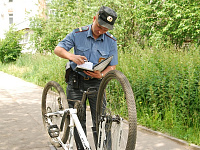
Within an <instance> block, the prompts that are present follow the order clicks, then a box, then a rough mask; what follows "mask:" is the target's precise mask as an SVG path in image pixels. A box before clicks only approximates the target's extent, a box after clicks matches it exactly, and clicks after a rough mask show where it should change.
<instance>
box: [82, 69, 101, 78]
mask: <svg viewBox="0 0 200 150" xmlns="http://www.w3.org/2000/svg"><path fill="white" fill-rule="evenodd" d="M83 72H84V73H85V74H87V75H89V76H91V77H93V78H97V79H101V78H102V74H101V72H100V71H98V70H95V71H94V72H92V71H83Z"/></svg>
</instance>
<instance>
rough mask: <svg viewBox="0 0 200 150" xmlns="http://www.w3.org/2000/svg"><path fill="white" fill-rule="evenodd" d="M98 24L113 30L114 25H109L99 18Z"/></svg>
mask: <svg viewBox="0 0 200 150" xmlns="http://www.w3.org/2000/svg"><path fill="white" fill-rule="evenodd" d="M98 23H99V24H100V25H101V26H103V27H105V28H108V29H109V30H112V29H113V25H110V24H108V23H106V22H105V21H103V20H102V19H100V18H98Z"/></svg>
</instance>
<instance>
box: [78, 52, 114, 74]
mask: <svg viewBox="0 0 200 150" xmlns="http://www.w3.org/2000/svg"><path fill="white" fill-rule="evenodd" d="M112 59H113V56H110V57H108V58H106V59H104V60H102V61H101V62H99V63H98V64H96V65H93V63H92V62H85V63H84V64H82V65H77V66H76V68H75V70H76V71H79V72H80V71H84V70H85V71H95V70H98V71H100V72H101V71H103V70H104V69H105V68H106V67H107V66H108V65H109V63H110V62H111V60H112Z"/></svg>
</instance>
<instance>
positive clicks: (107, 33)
mask: <svg viewBox="0 0 200 150" xmlns="http://www.w3.org/2000/svg"><path fill="white" fill-rule="evenodd" d="M105 35H107V36H108V37H109V38H111V39H113V40H114V41H116V40H117V39H116V37H114V36H113V35H112V34H110V33H109V32H106V33H105Z"/></svg>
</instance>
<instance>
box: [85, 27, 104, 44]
mask: <svg viewBox="0 0 200 150" xmlns="http://www.w3.org/2000/svg"><path fill="white" fill-rule="evenodd" d="M104 36H105V34H102V35H100V36H99V37H98V39H96V40H97V41H100V40H102V41H103V40H104ZM87 37H91V38H93V39H94V37H93V35H92V24H91V25H89V30H88V34H87Z"/></svg>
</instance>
